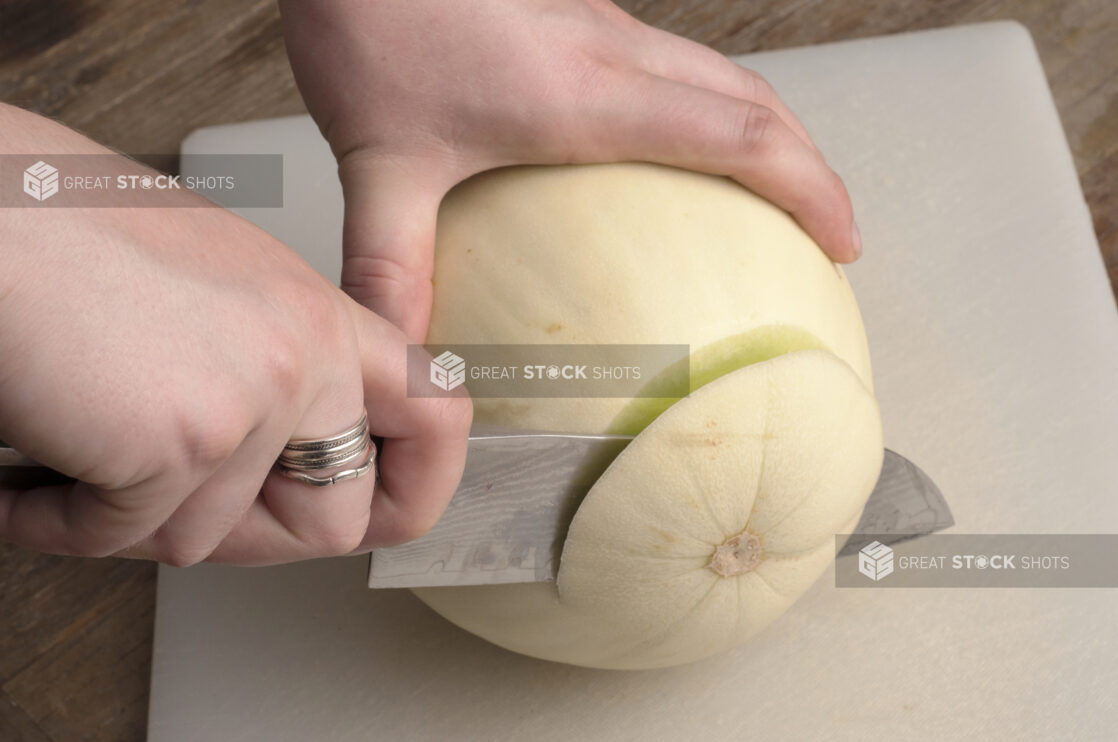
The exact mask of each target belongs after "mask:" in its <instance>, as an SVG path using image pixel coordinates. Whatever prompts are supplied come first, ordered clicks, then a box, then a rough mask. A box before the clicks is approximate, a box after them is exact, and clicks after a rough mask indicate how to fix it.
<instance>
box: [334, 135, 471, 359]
mask: <svg viewBox="0 0 1118 742" xmlns="http://www.w3.org/2000/svg"><path fill="white" fill-rule="evenodd" d="M338 171H339V175H340V177H341V181H342V190H343V193H344V196H345V226H344V229H343V233H342V254H343V259H342V286H341V287H342V290H344V291H345V292H346V293H347V294H349V295H350V296H351V297H353V299H354V300H356V301H357V302H358V303H359V304H362V305H364V306H366V307H368V308H369V309H371V310H373V311H374V312H376V313H377V314H379V315H380V316H381V317H383V318H385V319H386V320H388V321H389V322H391V323H392V324H393V325H395V326H397V327H399V328H400V329H401V330H403V331H404V333H405V334H406V335H407V336H408V337H409V338H410V339H411V340H412V341H413V342H422V341H423V339H424V337H425V336H426V334H427V325H428V322H429V321H430V317H431V298H432V290H431V274H432V271H433V269H434V253H435V222H436V220H437V218H438V210H439V202H440V201H441V200H442V197H443V196H444V195H445V194H446V192H447V191H448V190H449V189H450V186H451V185H452V184H453V183H452V182H448V181H449V179H448V178H445V177H442V176H440V175H439V172H440V168H439V167H438V165H437V164H436V163H432V162H431V161H430V160H423V159H420V158H409V157H389V156H382V155H370V154H362V155H351V156H348V157H346V158H344V159H343V161H342V162H341V164H340V165H339V168H338Z"/></svg>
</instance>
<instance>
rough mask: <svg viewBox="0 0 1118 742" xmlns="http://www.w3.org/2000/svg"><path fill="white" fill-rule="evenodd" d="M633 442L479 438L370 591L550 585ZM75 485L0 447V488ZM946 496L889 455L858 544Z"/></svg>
mask: <svg viewBox="0 0 1118 742" xmlns="http://www.w3.org/2000/svg"><path fill="white" fill-rule="evenodd" d="M630 440H632V438H631V437H630V436H619V435H569V434H561V433H541V432H525V431H503V430H483V429H475V430H474V431H473V433H472V434H471V436H470V439H469V451H468V454H467V458H466V469H465V472H464V474H463V476H462V482H461V483H460V485H459V486H458V489H457V490H456V491H455V493H454V497H453V498H452V499H451V501H450V503H449V505H448V506H447V509H446V512H445V513H444V514H443V516H442V518H440V519H439V522H438V523H436V524H435V526H434V528H432V529H431V530H430V531H429V532H428V533H427V534H425V535H424V536H422V537H420V538H418V539H416V540H414V541H410V542H408V543H406V544H401V545H399V546H393V547H389V548H382V549H377V550H375V551H374V552H373V553H372V554H371V561H370V568H369V587H374V588H398V587H434V586H445V585H489V584H507V583H518V582H551V581H554V580H555V577H556V574H557V573H558V570H559V557H560V555H561V553H562V549H563V543H564V541H565V540H566V535H567V529H568V527H569V525H570V522H571V519H572V518H573V516H574V512H575V510H577V509H578V506H579V504H580V503H581V502H582V498H583V497H584V496H585V495H586V493H587V492H589V491H590V488H591V487H592V486H593V485H594V482H596V481H597V479H598V477H600V476H601V474H602V472H604V471H605V470H606V468H608V467H609V465H610V463H612V461H613V460H614V458H616V457H617V455H618V454H619V453H620V452H621V451H622V450H623V449H624V448H625V446H626V445H627V444H628V443H629V441H630ZM68 480H69V481H72V479H70V478H69V477H66V476H65V475H63V474H60V473H59V472H56V471H54V470H53V469H50V468H48V467H45V466H43V465H42V464H39V463H38V462H36V461H34V460H32V459H30V458H28V457H26V456H24V455H22V454H21V453H19V452H18V451H16V450H15V449H12V448H10V447H7V446H6V445H5V444H4V443H3V442H2V441H0V485H4V486H11V487H21V488H23V487H31V486H39V485H42V484H54V483H58V482H63V481H68ZM954 523H955V521H954V519H953V517H952V515H951V510H950V508H948V506H947V501H946V499H945V498H944V497H943V493H942V492H941V491H940V489H939V488H938V487H937V486H936V485H935V483H934V482H933V481H932V480H931V478H930V477H929V476H928V475H927V474H925V473H924V472H923V471H922V470H921V469H920V468H919V467H918V466H916V465H915V464H913V463H912V462H911V461H909V460H908V459H906V458H905V457H904V456H902V455H900V454H898V453H896V452H894V451H891V450H889V449H886V450H885V456H884V460H883V463H882V468H881V474H880V475H879V477H878V481H877V484H876V486H875V487H874V490H873V492H872V493H871V494H870V497H869V499H868V501H867V502H866V506H865V509H864V510H863V512H862V517H861V519H860V520H859V522H858V525H857V527H856V528H855V530H854V535H853V536H852V537H851V538H850V539H849V540H848V541H847V543H846V544H845V546H844V547H843V548H842V549H841V550H840V552H839V556H844V555H847V554H852V553H855V552H857V550H858V549H859V548H860V547H861V545H863V542H864V541H865V538H861V539H860V538H859V535H872V537H873V539H874V540H877V541H880V542H882V543H885V544H894V543H898V542H900V541H903V540H906V539H909V538H915V537H917V536H921V535H924V534H927V533H933V532H935V531H939V530H942V529H944V528H948V527H950V526H952V525H954Z"/></svg>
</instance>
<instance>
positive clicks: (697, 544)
mask: <svg viewBox="0 0 1118 742" xmlns="http://www.w3.org/2000/svg"><path fill="white" fill-rule="evenodd" d="M428 342H429V343H432V344H448V343H526V344H527V343H682V344H687V345H689V346H690V347H691V349H692V352H691V355H690V358H689V360H688V371H689V376H690V386H691V389H692V390H693V391H692V393H691V395H690V396H688V397H686V398H684V399H681V400H676V399H668V398H656V397H652V398H647V397H645V398H634V399H618V398H583V399H570V398H554V399H542V398H532V399H476V400H475V402H474V404H475V421H477V422H479V423H483V424H489V425H497V426H501V427H511V428H522V429H532V430H553V431H566V432H581V433H601V432H626V433H630V434H637V437H636V438H635V439H634V441H633V442H632V443H631V444H630V445H629V447H628V448H627V449H626V450H625V451H624V452H623V453H622V454H621V455H620V456H619V457H618V458H617V460H616V461H615V462H614V463H613V464H612V465H611V466H610V468H609V469H608V470H607V471H606V473H605V474H604V475H603V476H602V477H601V478H600V479H599V481H598V482H597V483H596V484H595V486H594V487H593V488H592V489H591V491H590V493H589V494H588V495H587V496H586V498H585V500H584V501H583V503H582V504H581V505H580V507H579V509H578V511H577V513H576V515H575V517H574V520H573V522H572V524H571V528H570V532H569V534H568V537H567V541H566V543H565V545H564V549H563V552H562V556H561V561H560V570H559V577H558V581H557V582H556V583H554V584H551V583H537V584H522V585H496V586H484V587H444V588H424V589H417V590H415V593H416V595H418V596H419V598H420V599H421V600H423V601H424V602H426V603H427V604H428V605H429V606H431V607H432V608H433V609H435V610H436V611H437V612H439V613H440V614H442V615H443V616H444V617H446V618H447V619H449V620H450V621H452V622H454V623H456V624H458V625H459V626H462V627H463V628H465V629H466V630H468V631H471V632H473V633H475V634H477V635H479V636H481V637H483V638H485V639H488V640H489V641H492V642H494V643H496V644H498V645H500V646H503V647H506V648H508V649H511V650H513V651H517V652H521V653H524V654H528V655H532V656H535V657H540V658H543V659H549V660H555V661H559V662H567V663H572V664H578V665H584V666H590V667H603V668H631V669H637V668H649V667H661V666H667V665H674V664H679V663H683V662H689V661H693V660H697V659H700V658H702V657H706V656H709V655H711V654H714V653H717V652H720V651H723V650H726V649H728V648H730V647H732V646H734V645H736V644H738V643H740V642H741V641H743V640H745V639H746V638H747V637H749V636H751V635H753V634H755V633H756V632H757V631H759V630H761V629H762V628H764V626H766V625H767V624H768V623H770V622H771V621H772V620H773V619H775V618H776V617H777V616H779V615H780V614H781V613H783V612H784V610H786V609H787V607H788V606H789V605H791V603H792V602H794V601H795V599H796V598H797V597H798V596H799V595H801V594H802V593H803V592H804V591H805V590H806V589H807V588H808V587H809V586H810V585H811V584H812V583H813V582H814V581H815V580H816V579H817V578H818V576H819V575H820V574H821V573H822V572H823V571H824V570H825V569H826V566H827V564H828V563H829V562H830V560H831V559H832V558H833V554H834V538H833V536H834V534H836V533H842V532H849V530H850V529H851V528H853V526H854V524H855V523H856V522H857V519H858V516H859V514H860V512H861V509H862V507H863V505H864V503H865V500H866V498H867V497H868V496H869V493H870V491H871V490H872V488H873V485H874V483H875V481H876V478H877V475H878V472H879V471H880V467H881V458H882V435H881V422H880V415H879V413H878V410H877V406H876V402H875V401H874V398H873V392H872V388H873V387H872V379H871V370H870V361H869V352H868V348H867V343H866V336H865V330H864V328H863V326H862V321H861V317H860V315H859V313H858V308H857V304H856V302H855V300H854V296H853V292H852V291H851V289H850V285H849V283H848V282H847V280H846V278H845V276H844V274H843V272H842V270H841V269H840V268H839V267H838V266H837V265H835V264H833V263H832V262H831V261H830V260H829V259H827V257H826V256H825V255H824V254H823V253H822V251H821V250H820V249H819V247H818V246H817V245H816V244H815V243H814V242H813V241H812V240H811V239H810V238H809V237H808V236H807V235H806V233H804V232H803V231H802V229H801V228H800V227H799V226H798V225H797V224H796V223H795V222H794V221H793V220H792V219H791V218H790V217H789V216H788V215H787V214H786V213H785V212H783V211H781V210H780V209H777V208H776V207H775V206H773V205H772V204H770V203H768V202H767V201H765V200H763V199H761V198H759V197H757V196H756V195H754V194H752V193H750V192H749V191H748V190H746V189H744V188H743V187H741V186H740V185H738V184H736V183H734V182H732V181H730V180H728V179H725V178H718V177H714V176H708V175H700V174H697V173H691V172H687V171H682V170H677V169H673V168H668V167H663V166H657V165H648V164H614V165H591V166H564V167H526V168H510V169H504V170H499V171H493V172H490V173H486V174H483V175H481V176H478V177H475V178H473V179H471V180H469V181H467V182H466V183H464V184H462V185H460V186H459V187H457V188H456V189H455V190H454V191H452V192H451V193H450V194H449V195H448V196H447V198H446V199H445V200H444V202H443V204H442V206H441V208H440V213H439V223H438V237H437V248H436V263H435V304H434V310H433V314H432V322H431V328H430V331H429V334H428ZM679 371H680V369H676V370H675V371H674V372H673V371H670V370H669V371H667V372H665V373H666V374H671V373H678V372H679ZM659 381H663V379H660V380H659Z"/></svg>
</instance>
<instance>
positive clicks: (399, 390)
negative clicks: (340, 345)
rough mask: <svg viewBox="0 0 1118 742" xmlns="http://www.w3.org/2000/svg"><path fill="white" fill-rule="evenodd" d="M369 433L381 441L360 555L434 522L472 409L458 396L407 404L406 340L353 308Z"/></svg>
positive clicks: (451, 482)
mask: <svg viewBox="0 0 1118 742" xmlns="http://www.w3.org/2000/svg"><path fill="white" fill-rule="evenodd" d="M352 313H353V314H354V316H355V323H356V324H357V327H358V331H359V348H360V352H361V358H362V363H361V365H362V368H363V369H364V371H365V373H364V387H365V399H366V403H367V406H368V409H369V427H370V429H371V430H372V432H373V434H374V435H377V436H382V437H383V438H384V445H383V447H382V450H381V454H380V458H379V465H378V466H379V469H380V481H379V483H378V485H377V491H376V494H375V496H374V497H373V502H372V512H371V515H370V518H369V527H368V530H367V532H366V534H365V537H364V539H363V540H362V542H361V545H360V549H361V550H367V549H370V548H375V547H378V546H389V545H393V544H398V543H402V542H404V541H410V540H412V539H414V538H418V537H419V536H421V535H422V534H424V533H426V532H427V531H428V530H430V528H431V527H432V526H433V525H434V524H435V522H436V521H437V520H438V519H439V516H441V515H442V513H443V510H445V509H446V505H447V503H448V502H449V501H450V498H451V496H452V495H453V494H454V490H455V489H456V488H457V486H458V482H459V481H460V480H461V478H462V471H463V469H464V467H465V464H466V444H467V438H468V436H469V430H470V422H471V421H472V418H473V406H472V404H471V402H470V399H469V397H468V396H466V394H465V388H464V387H459V390H456V391H458V392H459V395H460V396H455V397H448V398H425V397H409V396H408V394H407V374H408V372H409V370H410V371H412V372H421V371H423V370H424V369H418V370H417V369H409V368H408V366H407V348H406V338H404V337H403V335H401V334H400V333H398V332H397V331H396V330H395V328H392V327H390V326H388V325H386V324H385V323H383V322H380V321H379V320H377V318H375V317H372V316H371V315H368V314H367V313H363V312H362V311H361V309H360V307H354V308H353V312H352Z"/></svg>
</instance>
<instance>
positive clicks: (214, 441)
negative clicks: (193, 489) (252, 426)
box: [176, 408, 248, 472]
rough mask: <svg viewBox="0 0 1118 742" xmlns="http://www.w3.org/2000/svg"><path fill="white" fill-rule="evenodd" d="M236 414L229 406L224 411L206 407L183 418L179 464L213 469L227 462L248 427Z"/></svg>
mask: <svg viewBox="0 0 1118 742" xmlns="http://www.w3.org/2000/svg"><path fill="white" fill-rule="evenodd" d="M237 417H238V416H237V415H236V414H235V413H233V414H228V408H226V409H225V414H221V415H216V414H213V413H212V410H211V411H208V412H207V411H206V410H204V409H203V410H201V411H199V412H198V413H197V414H194V415H190V416H188V417H187V418H186V419H184V420H183V421H182V422H181V423H180V425H179V434H178V435H179V444H178V448H179V450H180V451H181V454H180V456H179V458H178V462H179V464H180V465H181V466H183V467H185V468H186V469H187V470H188V471H191V472H199V471H201V472H211V471H213V470H214V469H217V468H218V467H219V466H221V465H222V464H223V463H225V461H227V460H228V459H229V457H230V456H232V455H233V454H234V453H235V452H236V451H237V449H238V448H240V446H241V443H242V442H243V441H244V438H245V434H246V432H247V430H248V427H247V426H245V425H242V424H241V423H240V422H239V421H238V420H237ZM176 468H177V467H176Z"/></svg>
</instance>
